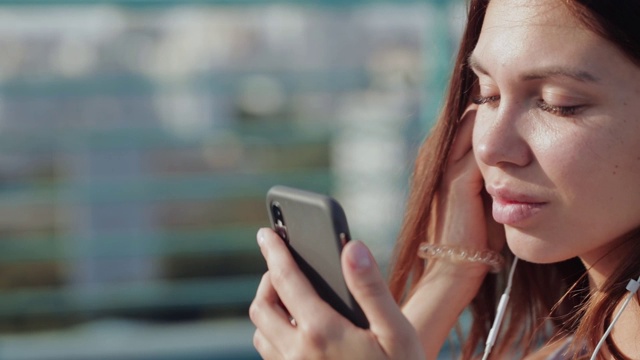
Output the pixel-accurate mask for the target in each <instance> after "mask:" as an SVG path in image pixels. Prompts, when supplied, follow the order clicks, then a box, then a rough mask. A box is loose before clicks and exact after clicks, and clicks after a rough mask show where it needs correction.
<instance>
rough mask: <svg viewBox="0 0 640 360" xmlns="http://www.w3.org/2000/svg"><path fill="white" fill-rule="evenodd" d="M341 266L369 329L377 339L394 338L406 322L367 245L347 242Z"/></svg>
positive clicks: (354, 241) (359, 242) (358, 242)
mask: <svg viewBox="0 0 640 360" xmlns="http://www.w3.org/2000/svg"><path fill="white" fill-rule="evenodd" d="M342 269H343V272H344V278H345V281H346V283H347V287H348V288H349V290H350V291H351V293H352V294H353V297H354V299H355V300H356V301H357V302H358V304H359V305H360V307H361V308H362V311H363V312H364V314H365V315H366V316H367V319H368V320H369V323H370V328H371V331H372V332H373V333H375V334H376V335H377V336H378V337H379V339H380V338H386V339H392V338H396V337H397V335H398V330H399V329H402V328H404V327H405V325H406V324H408V321H407V320H406V318H405V317H404V315H403V314H402V311H401V310H400V308H399V306H398V304H396V302H395V300H394V299H393V296H391V292H390V291H389V288H388V287H387V284H386V282H385V280H384V278H383V277H382V274H381V273H380V270H379V268H378V266H377V264H376V262H375V259H374V258H373V256H372V255H371V252H370V251H369V249H367V247H366V246H365V245H364V244H363V243H362V242H361V241H357V240H353V241H349V242H348V243H347V244H346V245H345V247H344V249H343V251H342Z"/></svg>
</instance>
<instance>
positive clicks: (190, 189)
mask: <svg viewBox="0 0 640 360" xmlns="http://www.w3.org/2000/svg"><path fill="white" fill-rule="evenodd" d="M463 10H464V4H462V3H461V2H460V1H453V2H444V1H417V0H415V1H409V0H405V1H391V0H389V1H364V0H360V1H348V0H324V1H323V0H316V1H307V0H299V1H289V2H282V1H267V0H261V1H259V0H243V1H230V0H227V1H222V0H217V1H216V0H200V1H195V0H191V1H176V0H112V1H108V0H103V1H97V0H94V1H90V0H85V1H81V0H75V1H71V0H67V1H63V0H61V1H56V0H39V1H36V0H24V1H1V0H0V359H33V360H39V359H244V358H257V354H256V353H255V352H254V350H253V349H252V348H251V336H252V333H253V328H252V326H251V324H250V323H249V322H248V320H247V318H246V312H247V308H248V305H249V303H250V301H251V299H252V297H253V294H254V292H255V288H256V286H257V283H258V279H259V276H260V274H261V273H262V272H263V271H264V269H265V266H264V262H263V260H262V258H261V256H260V254H259V252H258V249H257V247H256V246H255V232H256V231H257V229H258V228H259V227H261V226H266V225H267V215H266V207H265V204H264V195H265V193H266V190H267V189H268V188H269V187H271V186H272V185H275V184H286V185H290V186H297V187H302V188H306V189H309V190H315V191H319V192H324V193H329V194H332V195H334V196H335V197H336V198H338V200H340V201H341V202H342V203H343V205H344V207H345V211H346V212H347V216H348V218H349V221H350V223H351V228H352V235H353V236H354V237H357V238H360V239H363V240H364V241H365V242H366V243H367V244H368V245H369V246H370V247H371V248H372V249H373V251H374V253H375V255H376V257H377V258H378V259H379V260H380V262H381V263H382V264H383V266H384V265H385V264H386V261H387V260H388V258H389V255H390V252H391V249H392V247H393V241H394V238H395V235H396V232H397V230H398V227H399V224H400V220H401V217H402V211H403V206H404V197H405V194H406V191H407V181H408V176H409V172H410V168H411V166H412V161H413V156H414V153H415V151H416V148H417V146H418V144H419V143H420V141H421V140H422V138H423V137H424V135H425V134H426V132H427V131H428V129H429V126H430V124H431V121H432V119H433V118H434V116H435V114H436V112H437V108H438V106H439V103H440V99H441V96H442V92H443V90H444V84H445V82H446V79H447V74H448V71H449V66H450V62H451V61H452V60H451V59H452V49H454V48H455V46H456V43H457V39H458V37H459V33H460V31H461V23H462V21H463V17H464V14H463V13H464V11H463Z"/></svg>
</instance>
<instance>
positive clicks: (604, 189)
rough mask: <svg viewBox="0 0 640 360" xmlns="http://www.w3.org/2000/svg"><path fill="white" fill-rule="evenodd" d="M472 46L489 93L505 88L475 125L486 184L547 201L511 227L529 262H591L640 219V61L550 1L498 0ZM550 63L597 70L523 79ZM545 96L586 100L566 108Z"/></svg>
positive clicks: (513, 244)
mask: <svg viewBox="0 0 640 360" xmlns="http://www.w3.org/2000/svg"><path fill="white" fill-rule="evenodd" d="M524 44H526V46H524ZM568 44H570V46H568ZM473 56H474V57H475V59H477V61H478V63H479V64H481V65H482V69H483V70H486V73H482V72H480V73H479V72H478V71H476V73H477V74H478V78H479V85H480V93H481V96H495V95H498V96H499V100H498V101H494V102H490V103H486V104H482V105H480V106H479V109H478V114H477V117H476V123H475V127H474V133H473V148H474V153H475V157H476V161H477V162H478V165H479V167H480V170H481V172H482V175H483V177H484V179H485V183H487V184H498V185H505V186H508V187H509V188H510V189H511V190H514V191H517V192H520V193H525V194H527V195H530V196H535V197H536V198H538V199H540V200H541V201H544V202H545V206H544V208H543V210H542V211H541V212H540V213H539V214H537V215H536V216H535V217H534V218H532V219H530V221H528V222H526V223H524V224H522V225H521V226H520V225H519V226H506V227H505V230H506V234H507V242H508V244H509V246H510V248H511V249H512V250H513V251H514V252H515V254H516V255H518V256H519V257H521V258H523V259H525V260H529V261H532V262H539V263H549V262H556V261H561V260H565V259H568V258H571V257H574V256H580V257H581V258H582V259H583V261H584V262H585V263H586V264H587V265H589V264H593V263H595V260H596V259H599V258H600V257H601V256H602V255H603V254H605V253H607V251H609V250H610V249H612V248H613V247H614V246H615V245H616V244H617V243H616V240H615V239H617V238H619V237H620V236H622V235H623V234H625V233H626V232H628V231H630V230H632V229H634V228H636V227H638V226H640V191H635V190H634V189H637V188H638V184H640V163H639V160H640V141H639V140H640V139H638V137H639V136H640V135H639V134H640V116H638V114H640V68H639V67H638V66H637V65H635V64H634V63H632V62H631V61H630V60H629V59H628V58H627V57H625V56H624V55H623V53H622V52H621V51H620V50H619V49H618V48H616V47H615V46H614V45H612V44H611V43H609V42H608V41H606V40H604V39H603V38H601V37H599V36H597V35H596V34H594V33H592V32H590V31H589V30H587V29H585V28H584V27H583V26H582V24H581V23H579V22H578V21H577V20H576V19H575V18H573V16H572V15H571V14H570V13H569V11H568V10H567V9H566V8H565V7H564V5H562V3H561V2H559V1H552V0H542V1H535V2H532V1H513V0H509V1H507V0H494V1H492V2H491V3H490V5H489V8H488V11H487V14H486V17H485V22H484V24H483V29H482V32H481V35H480V39H479V41H478V44H477V46H476V48H475V50H474V53H473ZM548 68H553V69H557V68H561V69H569V70H571V71H575V72H576V73H579V72H580V71H583V72H585V73H588V74H590V75H592V76H593V78H594V79H596V80H595V81H579V80H576V79H574V78H569V77H567V76H547V77H543V78H540V79H537V78H536V79H534V80H523V77H525V76H526V75H527V74H532V73H533V74H538V73H544V71H542V70H541V69H548ZM541 102H543V103H544V104H549V105H553V106H558V107H562V106H565V107H566V106H580V108H579V110H577V111H576V113H575V114H572V115H569V116H564V115H561V114H558V113H553V112H551V111H547V110H544V109H543V108H541V106H540V103H541ZM598 266H601V267H603V268H602V272H604V273H606V272H609V271H610V269H611V268H612V266H613V264H612V263H610V262H607V261H600V262H599V263H598Z"/></svg>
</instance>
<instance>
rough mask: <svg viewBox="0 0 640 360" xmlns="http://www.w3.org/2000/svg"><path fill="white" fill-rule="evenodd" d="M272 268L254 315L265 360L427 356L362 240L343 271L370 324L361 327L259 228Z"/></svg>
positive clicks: (350, 246)
mask: <svg viewBox="0 0 640 360" xmlns="http://www.w3.org/2000/svg"><path fill="white" fill-rule="evenodd" d="M258 243H259V244H260V249H261V251H262V254H263V256H264V257H265V259H266V261H267V266H268V268H269V271H267V273H266V274H265V275H264V276H263V277H262V281H261V282H260V285H259V287H258V291H257V293H256V297H255V299H254V301H253V303H252V304H251V308H250V310H249V315H250V317H251V320H252V321H253V323H254V324H255V325H256V327H257V329H256V332H255V334H254V339H253V342H254V346H255V347H256V349H257V350H258V352H259V353H260V355H262V357H263V358H265V359H423V358H424V355H423V353H422V349H421V348H422V346H421V344H420V343H419V341H418V337H417V334H416V332H415V330H414V328H413V327H412V326H411V324H410V323H409V321H408V320H407V319H406V318H405V317H404V315H403V314H402V312H401V311H400V309H399V308H398V306H397V305H396V303H395V301H394V300H393V298H392V296H391V294H390V293H389V290H388V288H387V285H386V283H385V281H384V280H383V278H382V276H381V274H380V272H379V270H378V268H377V265H376V263H375V260H374V259H373V257H372V256H371V253H370V252H369V250H368V249H367V248H366V247H365V246H364V244H363V243H361V242H359V241H351V242H349V243H347V245H346V246H345V248H344V250H343V252H342V269H343V272H344V276H345V280H346V283H347V287H348V288H349V290H350V291H351V293H352V294H353V296H354V298H355V300H356V301H357V302H358V303H359V304H360V307H361V308H362V310H363V311H364V313H365V315H366V316H367V318H368V320H369V322H370V328H369V329H366V330H365V329H361V328H359V327H356V326H355V325H353V324H352V323H351V322H350V321H349V320H347V319H345V318H344V317H342V316H341V315H340V314H339V313H337V312H336V311H335V310H333V308H331V306H329V305H328V304H327V303H326V302H325V301H324V300H322V299H320V298H319V297H318V295H317V294H316V292H315V290H314V289H313V287H312V285H311V284H310V283H309V281H308V280H307V278H306V277H305V276H304V274H303V273H302V272H301V271H300V270H299V268H298V266H297V264H296V263H295V261H294V260H293V258H292V257H291V254H290V253H289V250H288V249H287V247H286V246H285V244H284V242H283V241H282V240H281V239H280V238H279V237H278V236H277V235H276V234H275V233H274V232H273V231H272V230H270V229H261V230H260V231H259V232H258Z"/></svg>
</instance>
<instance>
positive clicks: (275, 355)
mask: <svg viewBox="0 0 640 360" xmlns="http://www.w3.org/2000/svg"><path fill="white" fill-rule="evenodd" d="M253 347H254V348H256V350H258V353H259V354H260V357H261V358H263V359H265V360H273V359H283V358H284V357H283V356H282V354H281V353H280V352H279V351H278V350H277V349H276V348H275V347H273V345H271V343H270V342H269V340H267V338H266V337H265V336H264V333H263V332H262V331H260V329H256V331H255V332H254V333H253Z"/></svg>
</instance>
